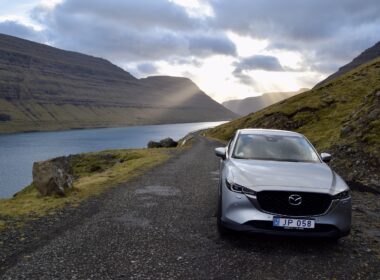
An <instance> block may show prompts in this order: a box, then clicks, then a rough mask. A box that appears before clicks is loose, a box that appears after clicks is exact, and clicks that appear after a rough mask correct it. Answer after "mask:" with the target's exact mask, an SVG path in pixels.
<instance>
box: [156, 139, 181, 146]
mask: <svg viewBox="0 0 380 280" xmlns="http://www.w3.org/2000/svg"><path fill="white" fill-rule="evenodd" d="M160 145H161V147H163V148H173V147H177V145H178V143H177V142H176V141H174V140H173V139H172V138H169V137H168V138H165V139H162V140H161V141H160Z"/></svg>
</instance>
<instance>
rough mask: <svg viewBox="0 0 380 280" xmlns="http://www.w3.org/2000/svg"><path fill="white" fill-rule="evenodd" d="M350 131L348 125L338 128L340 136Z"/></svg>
mask: <svg viewBox="0 0 380 280" xmlns="http://www.w3.org/2000/svg"><path fill="white" fill-rule="evenodd" d="M351 131H352V128H351V127H350V126H344V127H342V128H341V130H340V135H341V136H346V135H347V134H348V133H350V132H351Z"/></svg>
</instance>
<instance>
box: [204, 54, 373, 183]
mask: <svg viewBox="0 0 380 280" xmlns="http://www.w3.org/2000/svg"><path fill="white" fill-rule="evenodd" d="M379 91H380V59H376V60H373V61H371V62H369V63H367V64H365V65H362V66H360V67H358V68H356V69H354V70H352V71H351V72H349V73H347V74H345V75H343V76H341V77H339V78H337V79H334V80H332V81H330V82H329V83H327V84H325V85H323V86H322V87H320V88H317V89H313V90H310V91H307V92H305V93H302V94H300V95H297V96H294V97H291V98H289V99H287V100H285V101H282V102H280V103H277V104H275V105H272V106H270V107H268V108H266V109H263V110H261V111H259V112H256V113H253V114H250V115H247V116H245V117H243V118H240V119H237V120H235V121H232V122H229V123H226V124H224V125H221V126H218V127H216V128H214V129H211V130H209V132H208V136H210V137H214V138H218V139H222V140H228V139H229V138H230V137H231V136H232V135H233V133H234V132H235V131H236V130H237V129H239V128H248V127H251V128H277V129H288V130H295V131H298V132H301V133H303V134H305V135H306V136H307V137H308V138H309V139H310V140H311V142H312V143H313V144H314V145H315V146H316V147H317V149H318V150H319V151H330V152H333V153H334V152H335V153H339V157H340V159H343V160H341V162H337V161H336V162H335V163H336V165H337V167H338V169H339V171H340V172H341V173H343V174H342V175H344V177H346V178H348V179H349V180H352V178H351V177H352V174H350V173H349V172H350V170H349V169H350V168H351V169H354V168H357V169H358V173H363V172H364V171H363V172H361V171H360V168H361V167H360V166H357V167H355V166H353V164H352V161H353V158H355V157H356V159H357V160H359V161H360V162H359V163H360V164H361V165H363V166H364V165H365V167H366V168H369V169H368V170H367V171H369V170H371V171H373V172H377V174H379V165H380V114H379V109H380V97H378V96H376V93H377V92H379ZM343 128H345V129H343ZM342 129H343V130H345V131H348V132H346V133H342V132H341V131H342ZM347 151H348V152H347ZM350 153H351V155H350ZM333 165H334V162H333ZM363 166H362V167H363ZM368 173H370V172H367V174H364V173H363V174H356V175H358V180H357V181H358V182H363V183H366V184H368V183H369V181H370V180H378V179H379V178H378V177H377V176H372V175H376V174H370V176H372V177H371V178H367V179H366V178H365V175H368ZM363 180H364V181H363Z"/></svg>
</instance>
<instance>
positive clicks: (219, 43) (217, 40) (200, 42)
mask: <svg viewBox="0 0 380 280" xmlns="http://www.w3.org/2000/svg"><path fill="white" fill-rule="evenodd" d="M189 50H190V52H191V53H194V54H197V55H199V56H208V55H212V54H214V53H218V54H225V55H235V54H236V47H235V45H234V43H232V42H231V41H230V40H229V39H228V38H227V37H226V36H225V35H217V36H215V35H201V36H194V37H190V38H189Z"/></svg>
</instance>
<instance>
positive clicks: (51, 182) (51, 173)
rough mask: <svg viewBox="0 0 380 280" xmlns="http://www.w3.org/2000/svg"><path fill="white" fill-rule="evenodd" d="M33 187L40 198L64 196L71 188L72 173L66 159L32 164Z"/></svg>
mask: <svg viewBox="0 0 380 280" xmlns="http://www.w3.org/2000/svg"><path fill="white" fill-rule="evenodd" d="M33 185H34V186H35V187H36V189H37V190H38V192H39V193H40V194H41V195H42V196H50V195H61V196H63V195H65V194H66V193H67V192H68V191H69V190H70V189H71V188H72V187H73V171H72V167H71V165H70V160H69V158H68V157H58V158H54V159H51V160H46V161H40V162H35V163H34V164H33Z"/></svg>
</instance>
